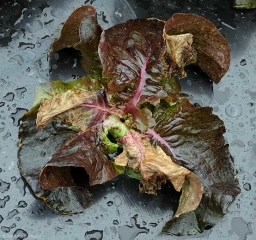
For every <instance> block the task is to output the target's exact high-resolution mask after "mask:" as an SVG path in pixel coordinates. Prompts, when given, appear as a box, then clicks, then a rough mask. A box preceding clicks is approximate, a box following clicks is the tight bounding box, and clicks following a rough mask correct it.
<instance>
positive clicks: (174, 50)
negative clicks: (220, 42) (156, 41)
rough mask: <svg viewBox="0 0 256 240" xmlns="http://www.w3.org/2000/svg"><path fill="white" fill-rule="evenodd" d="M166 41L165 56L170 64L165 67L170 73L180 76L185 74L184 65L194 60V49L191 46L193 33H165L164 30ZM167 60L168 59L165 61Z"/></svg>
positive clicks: (182, 76) (195, 55)
mask: <svg viewBox="0 0 256 240" xmlns="http://www.w3.org/2000/svg"><path fill="white" fill-rule="evenodd" d="M164 38H165V43H166V53H165V54H166V56H164V57H165V58H167V59H168V58H169V61H170V64H167V67H166V68H167V69H168V71H169V73H170V75H173V76H175V75H178V76H179V77H180V78H184V77H186V76H187V74H186V72H185V70H184V67H185V66H186V65H188V64H190V63H193V62H196V57H197V54H196V51H195V49H193V47H192V43H193V35H192V34H191V33H186V34H180V35H170V36H169V35H167V34H166V32H165V31H164ZM167 62H168V61H167Z"/></svg>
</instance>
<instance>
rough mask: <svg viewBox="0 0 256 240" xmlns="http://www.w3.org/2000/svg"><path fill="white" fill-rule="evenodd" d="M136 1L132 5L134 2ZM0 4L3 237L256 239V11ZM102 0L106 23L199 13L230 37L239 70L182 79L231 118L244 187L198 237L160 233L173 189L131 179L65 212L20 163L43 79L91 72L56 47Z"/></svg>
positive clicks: (220, 3)
mask: <svg viewBox="0 0 256 240" xmlns="http://www.w3.org/2000/svg"><path fill="white" fill-rule="evenodd" d="M128 3H129V4H130V5H128ZM128 3H127V2H126V1H124V0H105V1H104V0H91V1H90V0H89V1H88V0H87V1H80V0H77V1H67V0H66V1H63V0H55V1H50V0H38V1H33V0H32V1H25V0H17V1H2V0H0V240H1V239H10V238H14V239H24V238H25V239H64V240H66V239H67V240H68V239H79V240H80V239H102V236H103V239H106V240H109V239H121V240H129V239H145V238H147V239H192V238H198V239H210V240H215V239H220V240H227V239H232V240H233V239H234V240H243V239H247V240H252V239H256V232H255V230H254V229H256V220H255V219H256V208H255V200H256V191H255V189H256V163H255V162H256V108H255V101H256V77H255V76H256V10H236V9H234V8H233V7H232V1H227V0H214V1H210V0H209V1H206V0H200V1H199V0H197V1H192V0H191V1H188V0H179V1H178V0H177V1H167V0H162V1H157V0H147V1H146V0H143V1H134V0H128ZM83 4H93V5H94V6H95V7H96V9H97V10H98V14H99V21H100V22H102V26H103V27H104V28H107V27H110V26H112V25H114V24H117V23H120V22H123V21H126V20H127V19H130V18H135V17H137V18H145V17H156V18H160V19H163V20H167V19H168V18H170V17H171V15H172V14H173V13H175V12H191V13H197V14H199V15H201V16H204V17H206V18H207V19H209V20H211V21H212V22H213V23H214V24H215V25H216V26H217V28H218V29H219V30H220V32H221V33H222V34H223V35H224V36H225V37H226V38H227V40H228V42H229V44H230V48H231V58H232V59H231V66H230V69H229V71H228V73H227V74H226V75H225V76H224V78H223V79H222V81H221V82H220V83H219V84H218V85H215V84H213V83H212V82H211V81H210V80H209V78H208V77H207V76H206V75H205V74H203V73H202V72H200V70H199V69H197V68H192V69H190V70H188V77H187V78H186V79H183V80H182V82H181V84H182V88H183V91H184V92H186V93H187V94H188V95H189V96H190V99H191V101H193V102H196V103H199V104H200V105H202V106H205V105H209V106H212V107H213V109H214V113H215V114H217V115H219V116H220V117H221V119H223V120H224V122H225V126H226V129H227V132H226V134H225V137H226V139H227V141H228V142H229V143H230V151H231V154H232V155H233V156H234V161H235V165H236V169H237V177H238V179H239V182H240V185H241V188H242V193H241V194H240V195H239V196H238V198H237V199H236V201H235V202H234V203H233V204H232V205H231V206H230V208H229V211H228V213H227V214H226V216H225V218H224V219H223V220H222V221H221V222H220V223H219V224H218V225H217V226H215V227H214V228H212V229H211V230H208V231H205V232H204V233H202V234H201V235H199V236H196V237H192V236H187V237H175V236H169V235H166V234H159V233H160V231H161V228H162V226H163V224H164V222H165V221H166V220H167V219H170V218H171V216H172V214H173V211H174V210H175V208H176V207H177V198H176V196H170V195H169V194H168V189H169V188H168V186H167V187H166V188H165V189H164V190H163V191H162V192H160V193H159V195H158V196H157V197H153V196H147V195H146V196H145V195H139V193H138V189H137V184H138V183H137V182H136V181H135V180H128V179H126V178H124V177H122V178H119V179H116V180H115V181H113V182H110V183H107V184H105V185H102V186H98V187H95V188H94V190H93V191H94V196H95V197H94V203H93V204H92V205H91V207H90V208H89V209H87V210H86V211H85V212H84V213H81V214H77V215H73V216H60V215H58V214H56V213H53V212H52V211H51V210H49V209H48V207H47V206H45V204H44V203H43V202H42V201H41V200H38V199H36V198H34V196H33V194H32V193H31V192H30V191H29V188H28V187H27V186H26V184H25V183H24V182H23V180H22V179H21V177H20V174H19V171H18V168H17V150H18V137H17V133H18V126H19V124H20V118H21V117H22V115H23V114H24V113H25V112H26V110H27V109H29V108H30V107H31V105H32V101H33V97H34V93H35V89H36V87H37V85H38V84H40V83H41V82H45V81H47V80H49V79H63V80H66V81H68V80H72V79H76V78H78V77H79V76H81V75H83V74H84V72H83V70H81V69H80V67H79V61H78V60H79V58H78V56H77V55H76V53H71V54H70V53H68V54H67V53H60V54H59V55H55V56H54V59H51V61H50V59H49V58H48V56H47V54H48V52H49V47H50V44H51V42H52V41H53V39H54V38H56V37H58V34H59V31H60V29H61V27H62V23H63V22H64V21H65V20H66V18H67V17H68V16H69V14H70V13H71V12H72V11H73V10H75V8H77V7H79V6H81V5H83Z"/></svg>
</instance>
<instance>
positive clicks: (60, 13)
mask: <svg viewBox="0 0 256 240" xmlns="http://www.w3.org/2000/svg"><path fill="white" fill-rule="evenodd" d="M51 14H52V16H53V17H57V18H63V15H64V11H63V10H62V9H60V8H54V9H52V10H51Z"/></svg>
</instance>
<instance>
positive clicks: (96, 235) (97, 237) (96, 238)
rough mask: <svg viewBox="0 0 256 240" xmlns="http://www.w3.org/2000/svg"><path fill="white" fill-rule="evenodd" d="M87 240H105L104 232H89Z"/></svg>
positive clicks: (86, 234) (85, 236) (86, 236)
mask: <svg viewBox="0 0 256 240" xmlns="http://www.w3.org/2000/svg"><path fill="white" fill-rule="evenodd" d="M84 238H85V239H86V240H102V239H103V231H102V230H92V231H87V232H86V233H85V235H84Z"/></svg>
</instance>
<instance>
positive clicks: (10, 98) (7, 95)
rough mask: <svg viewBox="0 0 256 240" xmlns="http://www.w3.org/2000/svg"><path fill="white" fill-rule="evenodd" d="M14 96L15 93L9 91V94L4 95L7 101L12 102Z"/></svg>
mask: <svg viewBox="0 0 256 240" xmlns="http://www.w3.org/2000/svg"><path fill="white" fill-rule="evenodd" d="M14 96H15V95H14V93H12V92H9V93H7V94H6V95H5V96H4V97H3V99H4V100H5V101H7V102H11V101H13V99H14Z"/></svg>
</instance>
